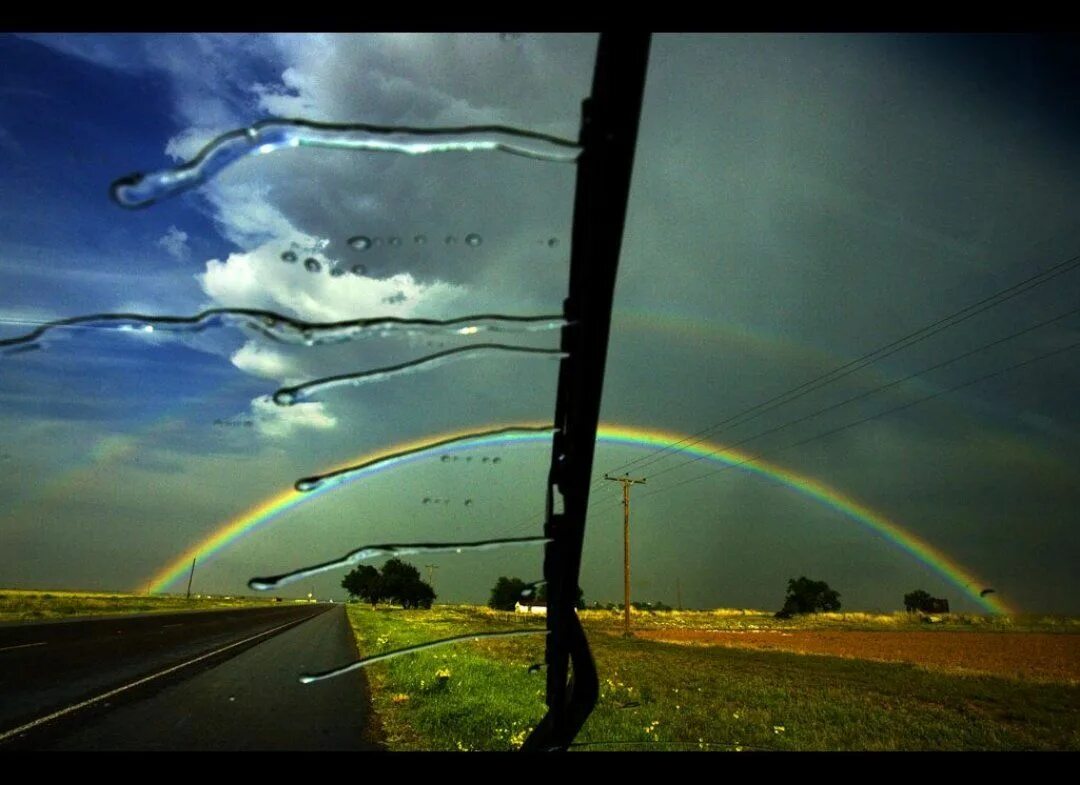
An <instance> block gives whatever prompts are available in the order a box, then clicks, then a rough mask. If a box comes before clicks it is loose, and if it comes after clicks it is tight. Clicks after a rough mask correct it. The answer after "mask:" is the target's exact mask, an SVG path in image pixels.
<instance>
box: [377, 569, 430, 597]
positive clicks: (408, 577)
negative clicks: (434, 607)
mask: <svg viewBox="0 0 1080 785" xmlns="http://www.w3.org/2000/svg"><path fill="white" fill-rule="evenodd" d="M380 584H381V589H382V592H381V593H382V596H383V597H384V598H385V599H388V600H393V601H394V602H397V603H399V604H400V605H401V606H402V607H403V608H430V607H431V603H432V602H434V601H435V590H434V589H432V588H431V585H430V584H428V583H425V582H424V581H422V580H421V579H420V570H418V569H416V568H415V567H414V566H412V565H411V564H409V563H408V562H404V561H402V560H401V559H390V560H389V561H388V562H386V564H384V565H383V568H382V576H381V581H380Z"/></svg>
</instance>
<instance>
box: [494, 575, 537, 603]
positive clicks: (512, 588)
mask: <svg viewBox="0 0 1080 785" xmlns="http://www.w3.org/2000/svg"><path fill="white" fill-rule="evenodd" d="M528 585H529V584H527V583H525V581H523V580H521V578H508V577H506V576H505V575H503V576H502V577H500V578H499V580H497V581H495V586H494V588H492V590H491V597H490V598H489V599H488V607H489V608H494V609H495V610H497V611H512V610H514V606H515V605H516V604H517V602H518V601H519V600H520V599H521V592H523V591H524V590H525V588H526V587H527V586H528Z"/></svg>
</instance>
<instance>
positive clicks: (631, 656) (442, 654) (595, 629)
mask: <svg viewBox="0 0 1080 785" xmlns="http://www.w3.org/2000/svg"><path fill="white" fill-rule="evenodd" d="M348 611H349V619H350V622H351V624H352V626H353V629H354V631H355V633H356V636H357V640H358V644H359V647H360V650H361V652H363V653H364V654H365V655H367V654H376V653H379V652H385V651H390V650H392V649H397V648H401V647H404V646H408V645H412V644H415V643H420V642H423V641H428V640H433V639H438V638H445V637H451V636H453V635H461V634H466V633H470V632H485V631H493V630H504V629H522V628H524V627H528V626H532V627H539V626H541V625H542V619H539V618H534V619H525V618H524V617H521V616H515V615H514V614H508V613H499V612H495V611H490V610H488V609H486V608H478V607H473V606H436V607H435V608H433V609H432V610H429V611H403V610H399V609H396V608H379V609H376V610H372V609H371V608H369V607H367V606H361V605H349V606H348ZM829 616H833V617H832V618H829ZM829 616H822V617H818V618H814V619H798V620H791V621H788V622H780V621H779V620H772V619H771V617H770V616H768V615H767V614H756V615H755V614H754V613H753V612H746V613H743V612H738V611H737V612H700V613H692V612H690V613H680V612H671V613H670V614H667V613H657V614H647V613H645V614H635V616H634V624H635V628H636V629H646V628H651V629H654V630H657V629H661V630H662V629H669V630H670V629H682V630H701V629H706V630H708V629H713V630H720V631H722V630H726V631H731V630H733V629H734V630H738V629H740V628H739V627H733V626H730V625H736V624H743V625H749V624H757V622H759V621H760V622H761V623H762V624H765V625H769V624H772V623H773V622H775V623H776V624H786V625H787V627H786V629H787V630H789V631H802V632H812V631H814V630H827V631H830V632H831V633H833V634H836V633H838V632H843V631H844V630H850V629H858V630H861V631H864V632H865V631H870V630H873V629H876V630H878V631H881V630H892V631H897V630H899V631H900V632H903V630H904V629H906V628H910V629H911V630H912V631H918V632H919V633H920V634H922V633H923V631H924V630H925V629H926V628H927V627H931V626H932V627H934V628H935V629H937V628H939V627H940V628H951V629H952V631H953V632H954V633H955V634H962V633H961V632H959V631H960V630H963V629H967V630H970V629H972V628H977V629H978V630H979V632H980V634H981V633H983V632H985V631H986V630H995V629H1000V630H1002V631H1011V632H1012V633H1015V630H1016V629H1017V624H1016V623H1013V624H1010V623H1008V622H1003V621H1002V620H997V621H987V622H984V623H979V622H974V621H972V619H973V618H974V617H969V618H967V619H964V618H959V617H958V618H952V619H950V620H947V621H943V622H942V623H941V624H940V625H923V624H922V623H920V622H919V621H918V620H917V619H916V620H911V619H906V618H896V619H895V620H894V621H880V622H878V621H876V620H875V619H874V618H873V617H869V616H868V615H866V614H836V615H829ZM855 617H861V618H855ZM884 618H886V619H891V618H893V617H891V616H890V617H884ZM766 619H768V621H766ZM582 620H583V622H584V624H585V627H586V630H587V632H588V634H589V640H590V644H591V645H592V648H593V653H594V656H595V658H596V662H597V668H598V670H599V673H600V680H601V696H600V701H599V703H598V704H597V707H596V710H595V711H594V713H593V715H592V716H591V717H590V719H589V721H588V722H587V723H586V725H585V727H584V729H583V730H582V732H581V733H580V734H579V735H578V738H577V742H576V743H577V744H579V745H580V747H579V749H582V750H588V749H608V750H612V749H642V750H645V749H649V750H657V749H671V750H681V749H693V750H697V749H700V750H733V751H752V750H755V749H762V750H774V749H775V750H1036V749H1038V750H1076V749H1080V686H1077V685H1076V684H1069V683H1067V682H1065V681H1062V682H1058V683H1055V682H1053V681H1050V680H1047V679H1043V680H1042V681H1036V680H1033V679H1027V678H1017V677H1008V678H1006V677H1001V676H987V675H982V674H977V673H967V672H964V671H962V670H957V669H955V668H954V669H952V670H943V669H938V668H934V667H921V666H917V665H912V664H908V663H889V662H876V661H868V660H865V659H859V658H854V657H838V656H823V655H819V654H799V653H792V652H785V651H775V650H760V649H750V648H743V647H728V646H714V645H710V646H703V645H695V646H685V645H676V644H672V643H668V642H664V641H659V640H647V639H640V638H635V639H630V640H627V639H624V638H621V637H619V636H618V635H617V634H613V633H615V632H617V630H618V629H619V627H618V625H619V623H620V620H621V617H619V616H617V615H616V614H613V613H611V612H609V611H591V612H584V613H583V614H582ZM1021 621H1022V620H1021ZM709 624H712V625H715V626H713V627H708V626H705V625H709ZM724 625H729V626H724ZM1020 626H1021V627H1022V628H1025V629H1026V628H1031V629H1035V630H1037V631H1040V632H1041V633H1042V634H1046V630H1051V631H1053V632H1055V633H1057V634H1061V635H1068V637H1069V638H1070V639H1071V638H1072V636H1071V635H1069V633H1068V632H1067V631H1070V630H1075V629H1077V628H1076V625H1075V624H1074V623H1071V622H1069V620H1061V619H1053V618H1048V619H1042V620H1038V619H1032V620H1027V621H1022V623H1021V624H1020ZM741 629H744V630H749V627H743V628H741ZM770 629H774V628H773V627H770ZM943 631H947V629H945V630H943ZM747 635H748V637H750V636H751V635H752V633H749V632H748V633H747ZM1014 637H1015V635H1014V634H1010V635H1002V636H1000V638H999V639H1000V641H1001V644H1002V646H1005V647H1007V646H1010V645H1012V644H1011V643H1009V641H1010V640H1011V639H1013V638H1014ZM943 640H944V638H943ZM1070 642H1071V641H1070ZM543 645H544V639H543V636H537V637H535V638H532V637H524V638H511V639H505V640H498V639H496V640H482V641H467V642H460V643H455V644H450V645H448V646H444V647H440V648H436V649H431V650H427V651H423V652H418V653H416V654H410V655H406V656H403V657H398V658H395V659H392V660H389V661H386V662H382V663H377V664H374V665H372V666H370V667H369V668H368V669H367V672H368V677H369V679H370V681H371V689H372V700H373V704H374V705H373V709H374V711H375V714H376V715H377V717H378V721H379V722H380V724H381V733H382V736H383V738H384V742H385V744H386V746H387V747H388V748H389V749H400V750H412V749H438V750H512V749H516V748H517V747H519V746H520V745H521V743H522V741H523V740H524V738H525V736H526V734H527V733H528V731H529V730H530V729H531V728H532V727H533V726H534V725H535V724H536V722H537V721H538V720H539V719H540V718H541V717H542V716H543V714H544V711H545V707H544V704H543V693H544V676H543V673H544V672H543V671H542V670H540V671H537V672H534V673H530V672H529V666H530V665H531V664H533V663H538V662H542V660H543Z"/></svg>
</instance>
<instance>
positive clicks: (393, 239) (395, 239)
mask: <svg viewBox="0 0 1080 785" xmlns="http://www.w3.org/2000/svg"><path fill="white" fill-rule="evenodd" d="M386 242H387V244H389V245H392V246H394V247H395V248H396V247H397V246H399V245H401V238H400V237H391V238H390V239H389V240H387V241H386Z"/></svg>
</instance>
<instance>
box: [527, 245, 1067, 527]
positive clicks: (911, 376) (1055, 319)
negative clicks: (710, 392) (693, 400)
mask: <svg viewBox="0 0 1080 785" xmlns="http://www.w3.org/2000/svg"><path fill="white" fill-rule="evenodd" d="M1078 258H1080V257H1078ZM1078 313H1080V308H1073V309H1070V310H1068V311H1066V312H1064V313H1062V314H1059V315H1057V316H1054V317H1051V318H1050V319H1045V320H1043V321H1041V322H1038V323H1036V324H1033V325H1030V326H1028V327H1025V328H1024V329H1022V330H1018V331H1016V332H1014V333H1011V334H1009V335H1006V336H1002V337H1000V338H996V339H995V340H993V341H989V342H987V343H985V344H983V345H981V346H978V347H976V348H974V349H970V350H968V351H966V352H962V353H961V354H958V355H954V356H952V357H950V358H948V359H945V360H942V361H941V362H938V363H935V364H934V365H931V366H928V367H926V368H923V369H922V370H921V371H917V372H915V373H912V374H908V375H907V376H904V377H902V378H900V379H895V380H893V381H891V382H886V383H885V384H881V385H878V386H877V387H874V388H872V389H870V390H866V391H864V392H861V393H858V394H856V395H853V396H851V397H849V398H846V399H844V400H842V401H839V402H837V403H833V404H830V405H828V406H825V407H823V408H821V409H817V410H815V411H813V412H810V413H809V414H805V415H803V416H801V417H798V418H795V419H793V420H789V421H787V422H785V423H782V424H781V425H778V426H775V427H773V428H769V429H767V430H764V431H759V432H758V433H755V434H754V435H752V436H748V437H746V438H744V439H741V440H740V441H737V442H734V443H732V444H729V445H725V449H731V448H734V447H738V446H741V445H743V444H746V443H747V442H751V441H754V440H755V439H759V438H761V437H763V436H767V435H769V434H772V433H776V432H778V431H781V430H784V429H785V428H789V427H791V426H792V425H797V424H799V423H802V422H806V421H807V420H810V419H813V418H814V417H817V416H819V415H821V414H824V413H826V412H829V411H832V410H834V409H838V408H840V407H842V406H846V405H847V404H849V403H854V402H855V401H858V400H862V399H863V398H868V397H870V396H871V395H874V394H876V393H878V392H881V391H882V390H886V389H889V388H890V387H895V386H897V385H900V384H903V383H905V382H908V381H911V380H912V379H915V378H917V377H919V376H922V375H924V374H927V373H930V372H931V371H935V370H939V369H941V368H944V367H946V366H948V365H951V364H953V363H955V362H959V361H960V360H963V359H966V358H968V357H971V356H973V355H975V354H978V353H979V352H982V351H985V350H986V349H990V348H993V347H995V346H999V345H1001V344H1003V343H1006V342H1007V341H1011V340H1013V339H1015V338H1019V337H1020V336H1022V335H1026V334H1028V333H1030V332H1033V331H1035V330H1038V329H1041V328H1043V327H1046V326H1048V325H1050V324H1054V323H1055V322H1059V321H1061V320H1062V319H1066V318H1068V317H1070V316H1074V315H1076V314H1078ZM1036 359H1038V358H1036ZM1022 364H1023V363H1022ZM1016 367H1019V366H1016ZM1007 370H1009V368H1006V369H1003V371H1001V372H1004V371H1007ZM995 373H997V372H995ZM992 375H993V374H992ZM982 378H989V377H982ZM975 381H981V378H980V379H976V380H975ZM973 383H974V382H970V383H965V384H964V385H961V387H962V386H967V385H968V384H973ZM956 389H960V388H959V387H955V388H950V389H948V390H945V391H942V392H940V393H936V394H934V395H932V396H928V397H924V398H921V399H918V400H916V401H914V402H912V405H913V404H914V403H919V402H921V401H925V400H929V399H930V398H932V397H936V396H937V395H944V394H945V393H947V392H951V391H953V390H956ZM899 408H904V407H899ZM899 408H894V409H889V410H886V411H885V412H881V413H879V414H878V415H874V417H878V416H884V415H885V414H888V413H889V412H892V411H899ZM870 419H873V417H872V418H870ZM860 422H863V421H860ZM845 427H847V426H845ZM699 433H700V432H699ZM829 433H831V432H829ZM824 435H828V433H826V434H822V435H821V436H824ZM687 438H690V437H687ZM687 438H684V439H682V440H680V442H673V443H672V444H673V445H675V444H680V443H681V442H686V441H687ZM814 438H819V437H814ZM701 441H704V439H699V440H697V441H695V442H690V443H688V444H686V445H685V446H684V447H682V448H678V450H679V451H680V452H681V451H682V449H685V447H689V446H691V445H692V444H696V443H699V442H701ZM671 446H672V445H668V446H667V447H665V448H663V449H669V448H670V447H671ZM791 446H794V445H788V447H791ZM788 447H784V448H781V449H788ZM716 454H717V453H716V452H715V451H712V452H707V453H704V454H702V455H696V456H694V457H692V458H688V459H686V460H684V461H681V462H680V463H677V464H674V465H673V466H669V467H667V468H664V469H661V470H659V471H657V472H655V473H653V474H652V475H651V476H652V477H653V478H655V477H658V476H660V475H663V474H667V473H668V472H671V471H674V470H675V469H679V468H681V467H683V466H686V465H688V464H691V463H695V462H697V461H700V460H702V459H704V458H708V457H711V456H715V455H716ZM646 457H648V456H646ZM759 457H760V456H759ZM655 462H656V461H653V463H655ZM721 471H723V470H721ZM604 479H606V477H605V478H600V479H598V480H596V481H594V482H593V487H592V489H591V490H597V489H599V488H600V487H602V486H603V482H604ZM659 492H660V491H654V493H659ZM645 495H646V496H651V495H652V493H648V494H645ZM611 503H612V500H610V499H602V500H600V499H596V498H593V499H592V500H590V503H589V507H590V508H593V507H595V506H596V505H598V504H599V505H601V507H600V508H601V509H602V508H603V507H606V506H608V505H610V504H611ZM537 522H538V521H537V516H535V515H534V516H530V517H529V518H528V519H526V520H523V521H522V522H521V523H519V524H517V525H516V526H515V527H513V528H514V530H518V529H521V528H523V527H524V526H526V525H530V524H531V525H535V524H536V523H537Z"/></svg>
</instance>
